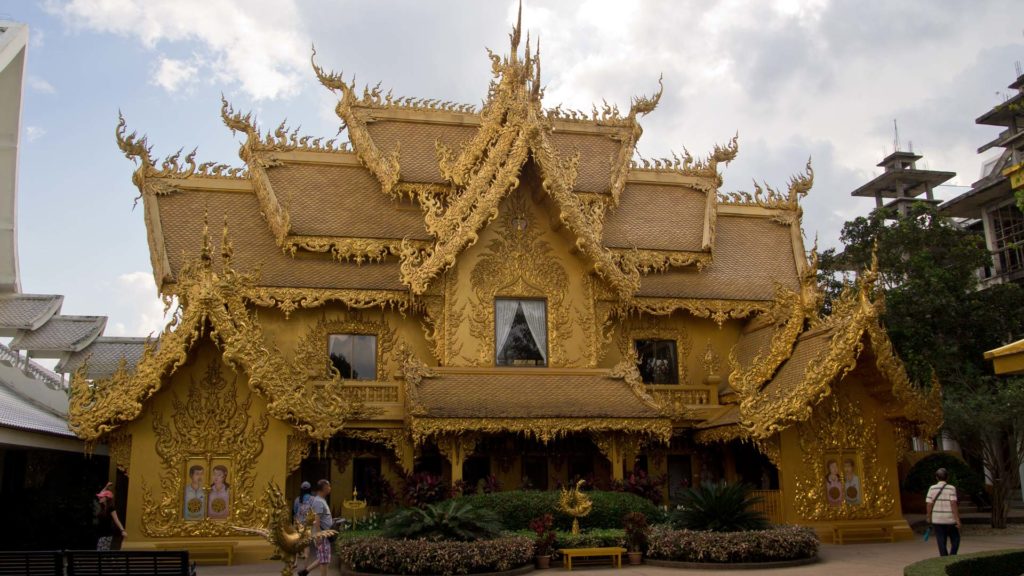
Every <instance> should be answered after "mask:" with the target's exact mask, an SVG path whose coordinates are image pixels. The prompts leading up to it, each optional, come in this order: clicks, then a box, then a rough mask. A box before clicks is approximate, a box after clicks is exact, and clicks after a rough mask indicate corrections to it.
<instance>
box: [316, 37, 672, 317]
mask: <svg viewBox="0 0 1024 576" xmlns="http://www.w3.org/2000/svg"><path fill="white" fill-rule="evenodd" d="M520 31H521V26H520V25H519V24H517V25H516V26H515V27H514V28H513V31H512V34H511V53H510V55H509V56H507V57H504V58H502V57H500V56H498V55H496V54H493V53H490V58H491V70H492V73H493V76H494V80H493V81H492V83H491V87H490V90H489V93H488V97H487V100H486V103H485V105H484V107H483V109H482V110H481V111H480V113H479V118H480V127H479V129H478V130H477V133H476V135H475V136H474V137H473V138H472V139H471V140H470V141H468V142H467V143H465V144H464V145H463V146H462V148H461V149H460V150H459V151H458V152H456V151H453V150H450V149H448V148H447V147H445V146H443V145H442V144H440V143H438V144H437V156H438V165H439V169H440V172H441V175H442V176H443V178H444V179H445V181H446V182H447V183H448V190H447V193H440V192H438V191H437V190H436V188H437V187H436V186H434V187H431V189H430V190H425V189H419V188H417V186H415V185H413V186H404V187H403V186H399V151H398V150H395V151H393V152H391V153H390V154H384V153H383V152H382V151H381V150H380V149H379V148H378V147H377V146H376V145H375V144H374V142H373V139H372V138H371V137H370V134H369V131H368V130H367V128H366V119H365V118H364V115H363V114H361V113H360V111H359V110H358V109H359V108H361V107H363V108H365V107H374V106H379V105H380V93H379V90H378V89H377V88H374V89H373V90H369V89H367V90H364V94H363V98H358V97H357V96H356V88H355V84H354V83H352V82H346V81H345V80H343V77H342V75H341V74H335V73H327V72H325V71H324V70H323V69H322V68H320V67H319V66H318V65H316V63H315V62H314V63H313V68H314V70H315V71H316V74H317V77H318V78H319V80H320V82H321V83H322V84H323V85H324V86H325V87H327V88H329V89H331V90H333V91H337V92H340V94H341V97H340V99H339V102H338V105H337V113H338V116H339V117H340V118H341V119H342V121H343V122H344V125H345V126H346V127H347V129H348V132H349V138H350V139H351V141H352V143H353V147H354V149H355V151H356V155H357V157H358V158H359V160H360V162H361V163H362V164H363V165H364V166H365V167H366V168H367V169H368V170H370V172H372V173H373V174H374V175H375V176H376V177H377V179H378V180H379V181H380V183H381V186H382V188H383V190H384V192H385V193H387V194H390V195H392V196H395V195H401V194H403V193H405V192H406V191H413V192H414V196H415V197H416V199H417V201H418V202H419V203H420V206H421V208H422V209H423V213H424V220H425V224H426V227H427V231H428V232H429V233H430V235H431V236H433V238H434V242H433V244H432V245H431V246H429V247H426V248H423V247H418V246H415V245H413V244H411V243H409V244H407V245H405V246H404V247H403V249H402V251H401V275H402V281H403V283H405V284H406V285H407V286H409V288H410V290H411V291H412V293H413V294H415V295H422V294H424V293H425V292H426V291H427V290H428V288H429V286H430V284H431V283H432V282H433V281H434V280H435V279H436V278H437V277H438V276H439V275H440V274H442V273H443V272H444V271H445V270H447V269H449V268H450V267H451V266H452V265H453V264H454V263H455V259H456V257H457V256H458V255H459V254H460V253H461V252H462V251H463V250H465V249H466V248H467V247H469V246H471V245H473V244H474V243H476V241H477V240H478V238H479V236H478V234H479V232H480V230H481V229H483V228H484V227H485V226H486V225H487V224H489V223H490V222H491V221H493V220H494V219H495V218H496V217H497V215H498V207H499V204H500V202H501V200H502V199H503V198H504V197H505V196H506V195H507V194H508V193H509V192H510V191H512V190H513V189H515V188H517V187H518V186H519V178H520V176H521V174H522V170H523V167H524V165H525V164H526V162H527V160H528V159H529V158H532V159H533V161H534V162H535V164H536V166H537V167H538V172H539V177H540V180H541V182H542V185H543V189H544V190H545V191H546V192H547V193H548V195H550V196H551V197H552V198H553V199H554V201H555V203H556V204H557V205H558V207H559V210H560V213H559V218H560V220H561V222H562V223H563V224H564V225H565V226H566V227H567V228H568V229H569V230H570V231H571V232H572V233H573V234H575V236H576V248H577V249H578V250H579V251H580V252H581V253H582V254H584V255H585V256H586V257H587V258H589V259H590V260H591V262H592V263H593V268H594V270H596V271H597V273H598V274H599V275H600V276H601V277H602V278H603V279H604V280H605V282H607V283H608V284H609V285H610V286H611V287H612V288H613V289H614V291H615V292H616V293H617V294H618V295H619V297H620V298H623V299H628V298H629V297H631V296H632V294H634V293H635V292H636V290H637V289H638V288H639V285H640V269H641V267H642V265H644V263H643V262H640V263H638V262H635V261H634V257H633V256H632V255H630V254H625V255H622V254H619V255H616V254H613V253H612V252H611V251H609V250H608V249H607V248H605V247H604V246H603V243H602V229H603V223H604V214H605V211H606V209H607V208H608V207H609V204H611V205H614V204H615V203H617V201H618V197H619V192H620V191H621V189H622V187H623V186H624V183H625V178H626V175H627V173H628V170H629V159H630V157H631V155H632V151H633V148H634V146H635V142H636V138H638V137H639V135H640V133H641V132H642V130H641V129H640V126H639V123H637V121H636V119H637V117H638V116H640V115H645V114H647V113H649V112H651V111H652V110H654V107H655V106H656V105H657V103H658V100H659V99H660V97H661V92H660V90H659V92H658V93H657V94H656V95H655V96H654V97H653V98H643V97H639V98H634V100H633V103H632V106H631V108H630V112H629V115H628V116H627V117H626V118H625V120H624V124H626V125H628V126H629V136H627V137H626V141H625V142H624V143H623V146H622V150H623V152H622V154H620V157H619V158H618V159H616V161H615V162H616V164H615V166H614V167H613V170H612V172H613V176H612V182H611V195H610V200H607V199H604V198H598V199H591V200H588V199H584V198H581V197H580V196H579V195H577V194H576V193H575V192H574V185H575V181H576V176H577V169H578V164H579V156H578V154H577V155H576V156H574V157H572V158H561V157H560V156H559V154H558V153H557V151H556V150H555V148H554V146H553V145H552V143H551V141H550V138H549V134H550V133H551V131H552V121H553V119H554V118H556V117H557V116H558V114H546V113H545V112H544V110H543V108H542V107H541V97H542V94H543V89H542V88H541V83H540V69H541V66H540V50H539V48H538V49H537V51H536V52H531V51H530V46H529V44H530V41H529V38H527V41H526V51H525V54H524V55H523V56H520V55H519V53H518V50H519V41H520ZM314 55H315V52H314ZM659 83H660V81H659ZM386 102H387V105H389V106H391V105H394V103H393V101H390V100H388V101H386ZM614 117H615V113H614V112H613V110H612V109H611V108H609V110H608V111H607V114H605V119H604V120H605V121H607V122H610V123H615V122H614ZM646 266H648V267H650V266H651V264H650V263H647V264H646Z"/></svg>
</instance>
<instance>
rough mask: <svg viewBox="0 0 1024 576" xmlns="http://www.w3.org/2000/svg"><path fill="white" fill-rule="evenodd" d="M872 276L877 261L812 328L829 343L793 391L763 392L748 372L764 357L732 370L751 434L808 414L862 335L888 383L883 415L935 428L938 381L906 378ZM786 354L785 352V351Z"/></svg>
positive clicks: (761, 369) (851, 363) (930, 431)
mask: <svg viewBox="0 0 1024 576" xmlns="http://www.w3.org/2000/svg"><path fill="white" fill-rule="evenodd" d="M876 279H877V265H874V266H873V267H872V269H871V270H869V271H867V272H865V273H864V274H863V275H862V277H861V280H860V281H859V282H858V284H857V285H856V286H855V287H853V288H851V289H848V290H847V291H846V293H845V294H844V295H843V296H842V297H841V298H840V299H839V300H837V301H836V302H835V303H834V305H833V312H832V315H831V316H829V317H828V318H826V319H824V320H823V321H822V326H821V327H819V328H816V329H815V330H814V332H818V331H823V332H826V333H827V334H828V336H827V337H828V338H829V345H828V346H827V347H826V348H824V349H823V350H822V352H821V353H820V354H819V355H818V357H816V358H814V359H812V360H810V361H809V362H808V363H807V367H806V369H805V372H804V374H803V376H802V380H801V382H800V383H799V384H798V385H797V387H796V388H795V389H794V390H791V391H789V392H788V393H783V394H777V395H773V396H771V397H768V396H767V395H766V394H764V388H765V387H767V384H764V385H761V384H758V380H759V379H760V376H758V377H757V378H753V377H751V376H749V374H754V373H759V374H764V373H765V372H766V371H767V368H766V367H765V364H764V361H763V360H762V361H760V362H755V363H754V366H753V368H752V370H750V371H749V373H747V374H744V373H742V372H740V373H739V374H737V371H736V370H734V372H733V376H732V377H731V380H730V383H731V384H732V385H733V387H734V388H735V387H736V382H740V386H739V388H737V391H738V393H739V395H740V397H741V398H742V400H741V402H740V415H741V422H742V423H743V425H744V426H745V427H746V428H747V429H748V430H749V431H750V434H751V436H752V437H753V438H754V439H763V438H767V437H770V436H771V435H773V434H775V433H776V432H779V431H781V430H783V429H784V428H786V427H788V426H790V425H791V424H793V423H796V422H803V421H806V420H807V419H808V418H810V417H811V415H812V412H813V410H814V407H815V406H816V405H817V404H818V403H819V402H821V400H822V399H823V398H825V397H827V396H829V395H830V394H832V393H833V385H834V384H835V383H836V382H838V381H840V380H841V379H842V378H843V376H845V375H846V374H847V373H848V372H850V371H851V370H852V369H853V368H854V367H855V366H856V365H857V359H858V357H859V356H860V353H861V351H862V350H863V348H864V345H865V336H867V337H868V339H867V342H868V343H869V344H870V345H871V350H872V351H873V353H874V356H875V359H876V360H875V365H876V367H877V369H878V371H879V372H880V373H881V375H882V376H883V377H884V378H885V379H886V381H888V382H889V384H890V385H891V389H890V390H891V397H892V398H891V401H888V402H885V403H886V404H888V405H890V406H891V407H892V408H891V409H889V410H887V411H886V414H885V417H886V418H888V419H890V420H893V421H909V422H912V423H913V425H914V426H915V427H916V431H917V432H918V433H919V435H920V436H922V437H930V436H933V435H934V434H936V433H937V432H938V429H939V427H940V426H941V425H942V387H941V385H940V384H939V383H938V381H933V382H932V384H931V386H930V387H929V388H928V389H927V390H922V389H920V388H918V387H917V386H915V385H914V384H913V383H912V382H911V381H910V379H909V377H908V376H907V373H906V369H905V368H904V366H903V363H902V361H901V360H900V359H899V358H898V357H897V356H896V354H895V352H894V350H893V347H892V343H891V341H890V340H889V338H888V336H887V335H886V333H885V330H884V329H883V328H882V326H881V324H880V323H879V314H880V310H881V308H882V306H883V304H882V303H881V302H880V298H879V299H875V297H874V284H875V281H876ZM819 333H820V332H819ZM774 343H775V342H774V341H773V351H772V352H771V353H770V355H769V359H770V360H772V363H774V359H775V356H774V354H775V350H774ZM786 354H787V357H788V352H787V353H786ZM730 360H732V358H730ZM776 369H777V367H776ZM774 371H775V370H772V372H773V373H774ZM887 400H889V399H887Z"/></svg>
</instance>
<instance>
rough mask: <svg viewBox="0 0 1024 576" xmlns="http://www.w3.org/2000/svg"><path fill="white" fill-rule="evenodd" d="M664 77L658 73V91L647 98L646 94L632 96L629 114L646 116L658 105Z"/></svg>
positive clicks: (663, 87) (662, 90)
mask: <svg viewBox="0 0 1024 576" xmlns="http://www.w3.org/2000/svg"><path fill="white" fill-rule="evenodd" d="M664 78H665V75H664V74H660V75H658V92H657V93H655V94H654V96H651V97H650V98H648V97H647V96H634V97H633V103H632V105H630V107H629V115H630V116H631V117H633V118H636V116H637V114H639V115H641V116H646V115H647V114H650V113H651V112H653V111H654V109H655V108H657V107H658V103H659V102H661V94H662V93H663V92H664V91H665V84H664V82H663V80H664Z"/></svg>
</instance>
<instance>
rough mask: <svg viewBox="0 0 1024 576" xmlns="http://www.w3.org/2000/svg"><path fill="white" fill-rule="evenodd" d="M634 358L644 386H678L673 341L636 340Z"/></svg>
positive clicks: (676, 362)
mask: <svg viewBox="0 0 1024 576" xmlns="http://www.w3.org/2000/svg"><path fill="white" fill-rule="evenodd" d="M636 356H637V366H636V367H637V368H638V369H639V370H640V376H641V377H643V380H644V384H679V362H678V359H677V357H676V341H675V340H637V341H636Z"/></svg>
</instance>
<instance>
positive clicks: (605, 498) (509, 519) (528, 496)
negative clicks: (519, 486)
mask: <svg viewBox="0 0 1024 576" xmlns="http://www.w3.org/2000/svg"><path fill="white" fill-rule="evenodd" d="M587 495H588V496H590V499H591V501H592V502H593V503H594V507H593V508H592V509H591V510H590V514H588V515H587V516H586V517H584V518H580V527H581V528H584V529H590V528H621V527H622V517H623V516H624V515H625V514H626V513H628V512H643V513H644V515H645V516H647V518H648V519H649V520H650V521H652V522H653V521H657V520H658V519H660V518H661V516H662V512H661V509H660V508H658V507H657V506H655V505H654V504H651V502H650V501H649V500H646V499H644V498H641V497H640V496H637V495H636V494H629V493H626V492H607V491H601V490H594V491H591V492H587ZM459 500H465V501H466V502H469V503H470V504H471V505H472V506H473V507H475V508H485V509H488V510H494V511H495V512H497V514H498V516H499V517H500V518H501V522H502V524H504V526H505V528H506V529H508V530H526V529H527V528H529V527H530V520H532V519H533V518H536V517H538V516H541V515H543V514H546V513H551V514H552V516H554V519H555V527H556V528H558V529H561V530H568V529H569V527H570V526H572V517H571V516H569V515H568V514H565V513H564V512H560V511H558V492H557V491H554V490H549V491H543V492H542V491H538V490H512V491H508V492H495V493H493V494H476V495H472V496H463V497H461V498H459Z"/></svg>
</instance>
